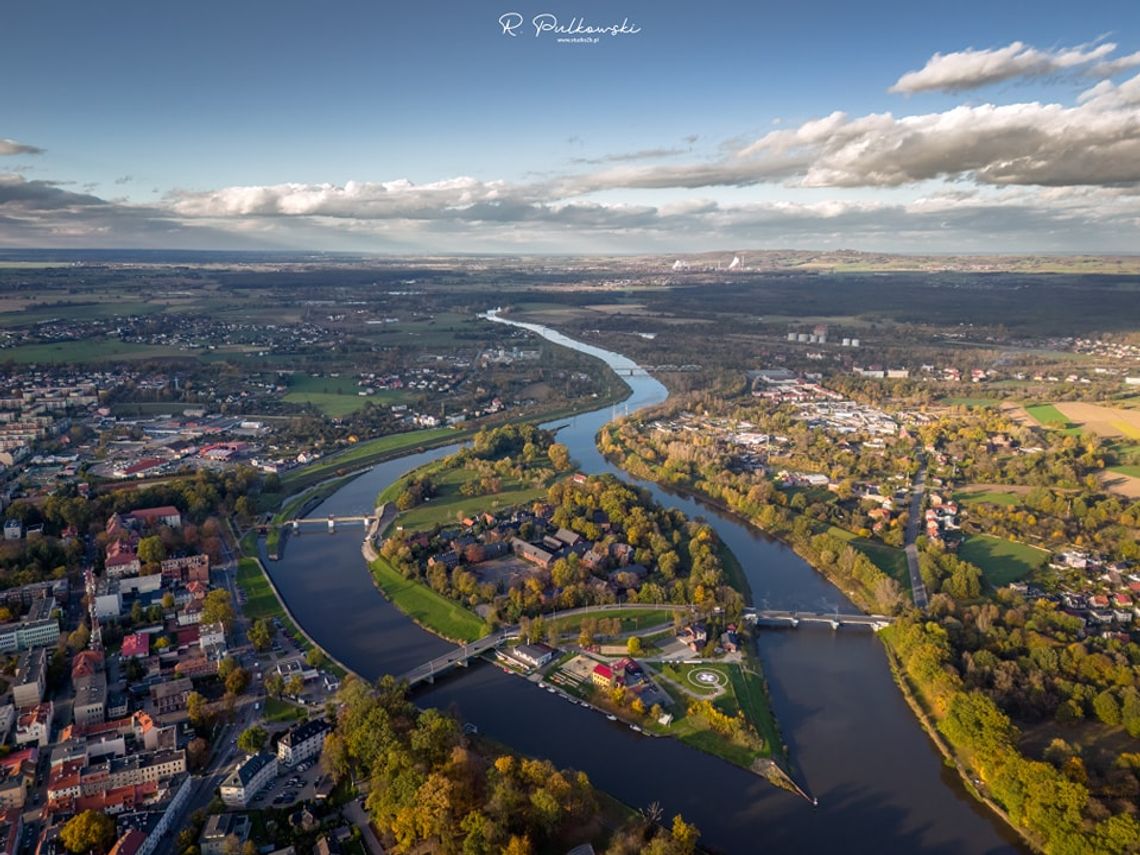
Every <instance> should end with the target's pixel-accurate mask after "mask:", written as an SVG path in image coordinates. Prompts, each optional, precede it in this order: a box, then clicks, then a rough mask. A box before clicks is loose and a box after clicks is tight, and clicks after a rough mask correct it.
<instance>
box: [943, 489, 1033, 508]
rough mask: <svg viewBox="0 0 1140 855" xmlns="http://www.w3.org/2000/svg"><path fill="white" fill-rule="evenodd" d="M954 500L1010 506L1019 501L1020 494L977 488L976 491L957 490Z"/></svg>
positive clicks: (963, 502)
mask: <svg viewBox="0 0 1140 855" xmlns="http://www.w3.org/2000/svg"><path fill="white" fill-rule="evenodd" d="M954 500H955V501H956V502H961V503H962V504H964V505H977V504H983V503H984V504H990V505H1005V506H1007V507H1008V506H1012V505H1016V504H1018V503H1020V502H1021V500H1022V499H1021V496H1019V495H1017V494H1016V493H1003V492H1000V491H998V490H978V491H977V492H958V493H955V494H954Z"/></svg>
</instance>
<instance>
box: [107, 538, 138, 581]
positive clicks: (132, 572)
mask: <svg viewBox="0 0 1140 855" xmlns="http://www.w3.org/2000/svg"><path fill="white" fill-rule="evenodd" d="M103 568H104V572H105V573H106V574H107V575H108V576H111V577H113V578H118V577H122V576H137V575H138V574H139V571H140V570H142V563H141V562H140V561H139V556H138V553H137V552H136V551H135V546H134V544H133V543H131V542H130V541H129V540H113V541H111V543H110V544H109V545H108V546H107V557H106V558H105V559H104V560H103Z"/></svg>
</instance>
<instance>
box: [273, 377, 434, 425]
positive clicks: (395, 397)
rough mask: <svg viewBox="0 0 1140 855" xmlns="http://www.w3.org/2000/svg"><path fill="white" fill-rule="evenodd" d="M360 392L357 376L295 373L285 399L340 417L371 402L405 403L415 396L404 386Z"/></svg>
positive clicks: (380, 403) (384, 404) (384, 403)
mask: <svg viewBox="0 0 1140 855" xmlns="http://www.w3.org/2000/svg"><path fill="white" fill-rule="evenodd" d="M359 392H360V387H359V386H357V385H356V378H355V377H351V376H347V375H345V376H341V377H313V376H311V375H308V374H294V375H293V377H292V379H291V380H290V381H289V391H288V392H287V393H286V394H285V397H284V400H285V401H286V402H287V403H290V404H313V405H314V406H315V407H317V409H319V410H320V411H321V412H323V413H324V414H325V415H327V416H331V417H332V418H339V417H341V416H346V415H348V414H349V413H354V412H356V411H357V410H359V409H361V408H362V407H363V406H364V405H365V404H366V403H368V402H370V401H371V402H372V403H374V404H378V405H383V406H387V405H390V404H402V403H405V402H406V401H408V400H411V399H412V398H413V397H414V396H413V395H410V394H409V393H407V392H405V391H403V390H400V389H391V390H389V389H384V390H381V391H379V392H377V393H376V394H374V395H360V394H358V393H359Z"/></svg>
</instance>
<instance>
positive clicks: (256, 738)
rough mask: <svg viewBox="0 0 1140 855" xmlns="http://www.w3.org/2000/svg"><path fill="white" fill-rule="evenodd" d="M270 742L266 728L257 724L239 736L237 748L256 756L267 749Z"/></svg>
mask: <svg viewBox="0 0 1140 855" xmlns="http://www.w3.org/2000/svg"><path fill="white" fill-rule="evenodd" d="M268 741H269V734H268V733H266V732H265V728H263V727H259V726H257V725H256V724H255V725H253V726H252V727H247V728H246V729H245V730H243V731H242V732H241V733H240V734H239V735H238V738H237V747H238V748H240V749H241V750H242V751H244V752H245V753H246V754H256V753H257V752H259V751H260V750H261V749H262V748H264V747H265V745H266V743H267V742H268Z"/></svg>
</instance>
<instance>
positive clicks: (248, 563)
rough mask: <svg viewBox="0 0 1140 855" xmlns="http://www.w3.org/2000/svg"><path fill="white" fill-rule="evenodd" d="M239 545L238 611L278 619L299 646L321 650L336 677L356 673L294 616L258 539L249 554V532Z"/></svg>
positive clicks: (260, 618) (264, 618)
mask: <svg viewBox="0 0 1140 855" xmlns="http://www.w3.org/2000/svg"><path fill="white" fill-rule="evenodd" d="M241 546H242V552H243V554H242V556H241V557H240V558H238V567H237V586H238V587H239V588H240V589H241V592H242V596H243V598H244V602H243V603H242V605H241V613H242V614H243V615H244V616H245V617H246V618H247V619H248V620H250V621H255V620H273V619H277V620H279V621H280V622H281V626H282V630H283V631H284V632H286V633H287V634H288V635H289V636H290V638H292V639H293V640H294V641H295V642H296V643H297V644H298V646H299V647H302V648H303V649H304V650H305V651H306V652H307V651H309V650H312V649H315V650H319V651H320V652H321V653H323V654H324V655H325V657H326V658H327V659H328V661H329V665H328V666H327V667H328V669H329V670H330V671H332V672H333V673H334V674H336V676H337V677H338V678H343V677H344V676H345V675H346V674H355V673H356V672H355V671H353V670H352V669H351V668H349V667H348V666H347V665H345V664H344V663H343V662H341V661H340V660H339V659H337V658H336V657H335V656H334V655H333V654H332V653H330V652H329V651H328V650H327V649H325V648H324V647H323V646H321V644H320V643H318V642H317V640H316V639H315V638H313V637H312V636H311V635H309V633H308V632H307V631H306V630H305V628H304V626H303V625H302V624H301V622H300V621H299V620H297V618H296V617H294V615H293V613H292V612H291V611H290V610H289V607H288V606H287V605H286V604H285V598H284V597H282V596H281V592H280V591H279V590H277V586H276V585H275V584H274V582H273V578H272V577H271V576H270V575H269V573H268V572H267V571H266V569H265V565H264V564H262V563H261V558H260V556H258V555H257V554H256V550H257V541H256V540H253V544H252V548H253V554H249V547H250V543H249V540H248V536H247V538H243V540H242V541H241ZM357 676H359V675H357Z"/></svg>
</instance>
